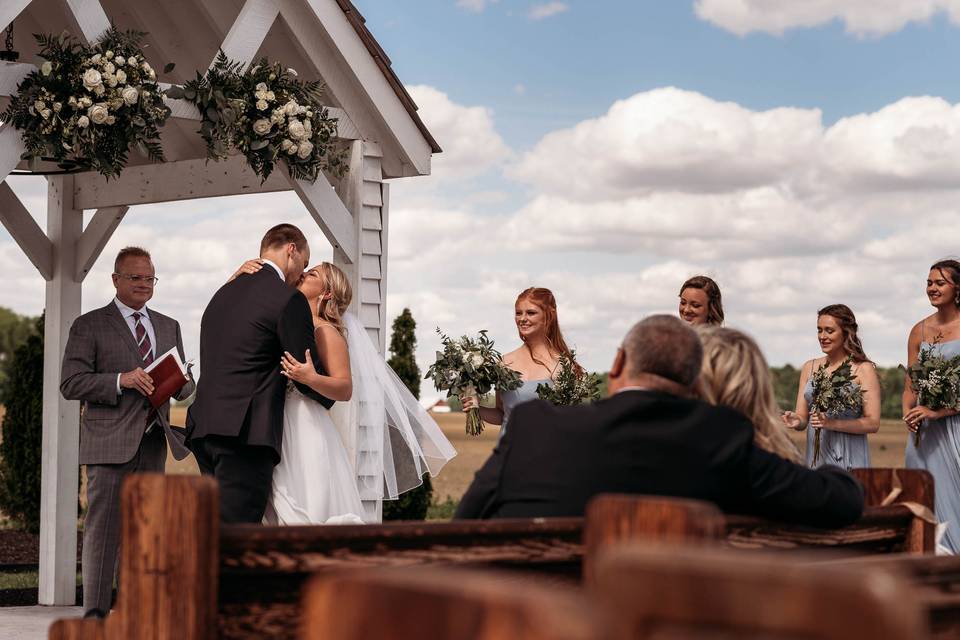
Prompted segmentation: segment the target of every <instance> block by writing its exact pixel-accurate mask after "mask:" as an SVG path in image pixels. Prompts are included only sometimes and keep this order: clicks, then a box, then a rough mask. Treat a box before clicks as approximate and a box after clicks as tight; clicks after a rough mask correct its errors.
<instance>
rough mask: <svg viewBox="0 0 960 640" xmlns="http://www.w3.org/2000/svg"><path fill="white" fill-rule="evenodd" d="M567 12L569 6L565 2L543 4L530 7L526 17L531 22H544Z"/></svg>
mask: <svg viewBox="0 0 960 640" xmlns="http://www.w3.org/2000/svg"><path fill="white" fill-rule="evenodd" d="M569 10H570V5H568V4H567V3H566V2H545V3H543V4H536V5H533V6H532V7H530V11H528V12H527V17H528V18H530V19H531V20H544V19H545V18H550V17H552V16H555V15H557V14H560V13H565V12H567V11H569Z"/></svg>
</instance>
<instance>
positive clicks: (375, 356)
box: [240, 261, 456, 525]
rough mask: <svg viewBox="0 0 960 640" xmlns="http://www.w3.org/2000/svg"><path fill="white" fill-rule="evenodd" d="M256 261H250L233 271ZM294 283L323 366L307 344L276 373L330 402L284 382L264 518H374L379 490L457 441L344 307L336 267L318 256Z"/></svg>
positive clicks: (390, 492)
mask: <svg viewBox="0 0 960 640" xmlns="http://www.w3.org/2000/svg"><path fill="white" fill-rule="evenodd" d="M260 268H261V265H260V264H259V263H258V261H249V262H247V263H245V264H244V265H243V267H241V269H240V272H251V271H257V270H259V269H260ZM297 287H298V288H299V289H300V291H301V292H302V293H303V295H304V296H306V298H307V301H308V302H309V303H310V309H311V311H312V312H313V320H314V327H315V329H314V332H315V337H316V348H317V355H318V358H319V361H320V363H321V365H322V370H323V371H325V372H326V375H322V374H320V373H318V372H317V371H316V370H315V369H314V367H313V364H312V360H311V358H310V354H309V352H307V353H306V354H291V353H286V354H285V355H284V357H283V360H282V362H281V370H282V373H283V375H285V376H286V377H287V378H288V379H290V380H292V381H296V382H300V383H303V384H306V385H307V386H309V387H311V388H313V389H314V390H316V391H317V392H318V393H320V394H322V395H324V396H326V397H328V398H330V399H331V400H336V401H337V402H336V404H335V405H334V406H333V408H331V409H330V410H329V411H328V410H327V409H325V408H323V406H322V405H320V404H318V403H316V402H314V401H313V400H310V399H309V398H306V397H305V396H303V395H302V394H301V393H300V392H299V391H297V390H296V387H294V386H293V385H292V384H291V385H287V397H286V403H285V405H284V416H283V444H282V448H281V457H280V463H279V464H278V465H277V466H276V467H275V468H274V472H273V489H272V491H271V495H270V499H269V502H268V505H267V510H266V513H265V515H264V524H279V525H297V524H362V523H364V522H377V521H378V520H379V510H378V509H377V505H378V502H379V501H380V500H391V499H396V498H397V497H398V496H399V495H400V494H401V493H403V492H405V491H409V490H410V489H413V488H415V487H417V486H419V485H420V484H421V483H422V482H423V480H422V477H423V474H424V473H427V472H429V473H430V474H431V475H436V474H437V473H438V472H439V471H440V469H441V468H442V467H443V465H445V464H446V463H447V462H448V461H449V460H450V459H451V458H453V457H454V456H455V455H456V451H455V450H454V448H453V446H452V445H451V444H450V442H449V441H448V440H447V438H446V437H445V436H444V435H443V432H442V431H441V430H440V427H439V426H438V425H437V423H436V422H434V420H433V419H432V418H430V416H429V415H428V414H427V412H426V411H425V410H424V409H423V407H421V406H420V403H419V402H418V401H417V400H416V399H415V398H414V397H413V394H411V393H410V391H409V390H408V389H407V388H406V387H405V386H404V384H403V383H402V382H401V381H400V379H399V378H398V377H397V376H396V374H395V373H394V372H393V370H392V369H390V367H389V366H388V365H387V363H386V362H385V361H384V360H383V357H382V356H381V355H380V354H379V353H378V352H377V350H376V348H375V347H374V346H373V343H372V342H371V341H370V338H369V337H368V336H367V335H366V330H365V329H364V328H363V326H362V324H361V323H360V321H359V320H358V319H357V318H356V316H354V315H353V314H351V313H346V309H347V307H348V306H349V304H350V301H351V299H352V297H353V294H352V291H351V287H350V283H349V281H348V280H347V277H346V275H345V274H344V273H343V271H341V270H340V269H339V268H337V267H336V266H334V265H333V264H330V263H327V262H323V263H321V264H319V265H317V266H315V267H313V268H311V269H309V270H307V271H306V272H305V273H304V274H303V278H302V280H301V281H300V283H299V284H298V285H297ZM299 358H304V362H301V361H300V360H299ZM365 503H366V504H365Z"/></svg>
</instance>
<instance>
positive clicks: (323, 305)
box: [314, 262, 353, 335]
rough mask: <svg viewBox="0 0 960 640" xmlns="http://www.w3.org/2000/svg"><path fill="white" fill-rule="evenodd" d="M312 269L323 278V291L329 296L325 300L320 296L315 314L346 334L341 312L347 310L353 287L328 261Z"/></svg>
mask: <svg viewBox="0 0 960 640" xmlns="http://www.w3.org/2000/svg"><path fill="white" fill-rule="evenodd" d="M314 269H316V271H317V273H318V274H319V275H320V277H321V278H323V283H324V292H325V293H329V294H330V297H329V298H328V299H326V300H324V299H323V298H322V297H321V298H320V304H318V305H317V315H318V316H319V317H320V319H321V320H326V321H327V322H329V323H330V324H332V325H333V326H334V328H336V330H337V331H339V332H340V335H346V333H347V329H346V327H345V326H344V324H343V314H344V313H346V312H347V307H349V306H350V301H351V300H353V288H352V287H351V286H350V281H349V280H348V279H347V274H345V273H344V272H343V271H341V270H340V268H339V267H337V266H336V265H333V264H331V263H329V262H321V263H320V264H319V265H317V266H316V267H314Z"/></svg>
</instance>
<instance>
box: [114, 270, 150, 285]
mask: <svg viewBox="0 0 960 640" xmlns="http://www.w3.org/2000/svg"><path fill="white" fill-rule="evenodd" d="M113 275H115V276H117V277H118V278H123V279H124V280H129V281H130V282H132V283H134V284H140V283H141V282H142V283H143V284H149V285H150V286H153V285H155V284H157V281H158V280H159V279H160V278H157V277H154V276H138V275H135V274H132V273H115V274H113Z"/></svg>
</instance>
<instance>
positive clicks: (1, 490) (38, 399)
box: [0, 316, 43, 532]
mask: <svg viewBox="0 0 960 640" xmlns="http://www.w3.org/2000/svg"><path fill="white" fill-rule="evenodd" d="M35 323H36V325H35V326H36V330H35V331H33V332H32V333H31V334H30V335H29V337H28V338H27V339H26V342H24V343H23V344H21V345H20V346H19V347H17V348H16V349H15V350H14V352H13V355H12V356H11V357H10V358H7V359H6V361H5V362H4V363H3V369H4V372H5V373H6V375H7V379H8V380H9V384H7V385H6V386H5V387H4V389H3V392H2V395H0V401H2V402H3V404H4V407H5V414H4V417H3V425H2V437H3V439H2V441H0V509H2V510H3V512H4V513H5V514H6V515H8V516H9V517H11V518H13V519H15V520H18V521H19V522H20V524H21V525H22V526H23V527H24V528H25V529H27V530H28V531H33V532H36V531H38V530H39V528H40V448H41V433H42V430H43V425H42V418H43V317H42V316H41V317H40V318H39V319H36V320H35Z"/></svg>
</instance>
